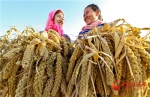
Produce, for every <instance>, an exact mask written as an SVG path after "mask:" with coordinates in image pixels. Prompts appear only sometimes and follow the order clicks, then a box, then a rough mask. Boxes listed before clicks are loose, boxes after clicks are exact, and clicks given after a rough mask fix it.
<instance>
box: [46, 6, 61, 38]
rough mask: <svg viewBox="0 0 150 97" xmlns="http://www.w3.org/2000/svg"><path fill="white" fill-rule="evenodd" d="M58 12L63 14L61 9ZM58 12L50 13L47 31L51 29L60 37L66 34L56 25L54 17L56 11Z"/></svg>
mask: <svg viewBox="0 0 150 97" xmlns="http://www.w3.org/2000/svg"><path fill="white" fill-rule="evenodd" d="M58 10H59V11H61V12H62V10H60V9H58ZM58 10H53V11H51V12H50V13H49V16H48V20H47V23H46V27H45V31H48V30H49V29H53V30H55V31H57V32H58V34H59V35H60V36H62V35H63V33H64V32H63V29H62V26H60V25H58V24H55V23H54V15H55V13H56V11H58ZM62 13H63V12H62ZM63 15H64V13H63Z"/></svg>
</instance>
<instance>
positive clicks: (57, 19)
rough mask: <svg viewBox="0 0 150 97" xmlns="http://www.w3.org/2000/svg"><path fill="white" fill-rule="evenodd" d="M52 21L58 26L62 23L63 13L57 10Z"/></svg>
mask: <svg viewBox="0 0 150 97" xmlns="http://www.w3.org/2000/svg"><path fill="white" fill-rule="evenodd" d="M54 23H55V24H58V25H59V26H63V25H64V15H63V13H61V12H59V13H57V14H56V15H55V16H54Z"/></svg>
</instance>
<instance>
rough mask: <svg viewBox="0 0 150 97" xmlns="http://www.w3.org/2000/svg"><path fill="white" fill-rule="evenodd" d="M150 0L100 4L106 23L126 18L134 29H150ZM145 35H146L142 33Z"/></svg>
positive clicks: (119, 0) (129, 0) (113, 1)
mask: <svg viewBox="0 0 150 97" xmlns="http://www.w3.org/2000/svg"><path fill="white" fill-rule="evenodd" d="M149 5H150V1H149V0H105V2H104V4H101V3H100V4H99V6H100V8H101V10H102V16H103V18H104V22H111V21H114V20H116V19H119V18H124V19H125V20H126V22H128V23H129V24H131V25H132V26H134V27H140V28H143V27H150V6H149ZM142 34H143V35H145V33H142Z"/></svg>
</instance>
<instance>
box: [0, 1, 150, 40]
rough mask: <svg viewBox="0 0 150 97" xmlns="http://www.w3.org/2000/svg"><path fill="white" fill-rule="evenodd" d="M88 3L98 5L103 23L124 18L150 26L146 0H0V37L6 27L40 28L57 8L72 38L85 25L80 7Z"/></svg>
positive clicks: (148, 2)
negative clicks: (63, 17)
mask: <svg viewBox="0 0 150 97" xmlns="http://www.w3.org/2000/svg"><path fill="white" fill-rule="evenodd" d="M135 2H136V3H135ZM91 3H94V4H97V5H98V6H99V7H100V9H101V11H102V16H103V18H104V22H111V21H113V20H116V19H118V18H125V20H126V21H127V22H129V23H130V24H132V25H133V26H137V27H150V6H149V5H148V4H150V1H149V0H143V1H142V0H95V1H94V0H22V1H21V0H1V1H0V4H1V9H0V10H1V11H0V12H1V15H0V16H1V21H0V22H1V28H0V29H1V30H0V31H1V32H0V36H2V35H4V34H5V33H6V31H7V30H9V28H10V26H16V27H17V29H19V30H20V31H23V29H24V28H25V26H28V25H30V26H33V27H34V28H36V29H37V30H44V28H45V23H46V21H47V18H48V14H49V12H50V11H52V10H55V9H58V8H60V9H62V10H63V12H64V14H65V25H64V32H65V33H66V34H68V35H69V36H70V37H71V38H72V39H75V38H76V37H75V36H77V35H78V33H79V32H80V29H81V28H82V26H84V25H85V23H84V21H83V10H84V8H85V7H86V6H87V5H89V4H91Z"/></svg>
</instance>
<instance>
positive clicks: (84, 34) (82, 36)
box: [78, 23, 104, 38]
mask: <svg viewBox="0 0 150 97" xmlns="http://www.w3.org/2000/svg"><path fill="white" fill-rule="evenodd" d="M102 26H104V23H102V24H99V25H98V27H102ZM89 31H90V29H86V30H84V31H81V32H80V33H79V35H78V38H85V37H86V35H87V33H88V32H89Z"/></svg>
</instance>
